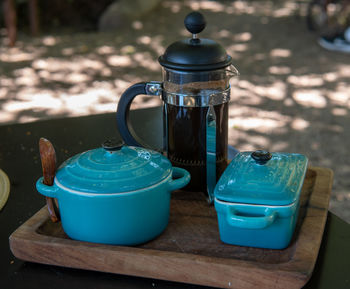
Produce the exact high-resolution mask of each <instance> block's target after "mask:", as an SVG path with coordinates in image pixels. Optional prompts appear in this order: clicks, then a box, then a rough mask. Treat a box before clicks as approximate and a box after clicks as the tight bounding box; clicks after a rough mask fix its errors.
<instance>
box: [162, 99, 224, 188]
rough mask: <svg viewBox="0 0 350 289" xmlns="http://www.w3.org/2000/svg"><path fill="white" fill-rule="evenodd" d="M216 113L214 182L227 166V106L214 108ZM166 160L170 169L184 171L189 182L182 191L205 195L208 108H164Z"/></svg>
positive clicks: (221, 105) (172, 106) (169, 106)
mask: <svg viewBox="0 0 350 289" xmlns="http://www.w3.org/2000/svg"><path fill="white" fill-rule="evenodd" d="M214 109H215V113H216V169H215V179H216V180H218V178H219V177H220V175H221V174H222V173H223V171H224V170H225V168H226V165H227V131H228V129H227V126H228V119H227V115H228V113H227V112H228V103H224V104H220V105H215V106H214ZM166 110H167V116H168V117H167V120H168V123H167V124H166V125H167V127H168V136H167V138H168V140H167V142H168V149H167V151H168V158H169V159H170V161H171V162H172V164H173V165H174V166H177V167H181V168H184V169H186V170H187V171H188V172H189V173H190V174H191V182H190V184H189V185H188V186H187V187H186V189H188V190H191V191H201V192H205V193H207V182H206V179H207V167H206V160H207V137H206V116H207V113H208V107H181V106H174V105H167V106H166Z"/></svg>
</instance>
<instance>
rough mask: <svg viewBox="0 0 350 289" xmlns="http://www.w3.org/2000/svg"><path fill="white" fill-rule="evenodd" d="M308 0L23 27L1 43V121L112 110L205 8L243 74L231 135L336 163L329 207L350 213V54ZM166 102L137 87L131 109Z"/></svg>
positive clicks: (235, 86) (211, 30) (197, 5)
mask: <svg viewBox="0 0 350 289" xmlns="http://www.w3.org/2000/svg"><path fill="white" fill-rule="evenodd" d="M302 8H303V7H301V6H299V5H296V4H295V2H294V1H289V0H284V1H188V0H185V1H162V2H161V7H159V8H157V9H156V10H155V11H154V12H153V14H152V15H149V16H148V17H145V18H143V19H140V20H137V21H134V22H133V23H132V24H131V26H130V27H126V28H124V29H120V30H118V31H116V32H115V33H80V34H79V33H73V34H71V35H69V34H60V35H43V36H41V37H39V38H26V37H25V36H21V35H20V37H19V41H18V44H17V46H16V47H14V48H7V47H6V46H4V45H2V46H1V47H0V109H1V115H0V122H1V123H13V122H27V121H34V120H39V119H45V118H52V117H67V116H77V115H89V114H97V113H104V112H114V111H115V110H116V107H117V103H118V101H119V98H120V96H121V94H122V93H123V91H125V89H127V88H128V87H129V86H130V85H132V84H133V83H136V82H140V81H150V80H158V81H159V80H161V68H160V65H159V63H158V61H157V59H158V56H159V55H161V54H162V53H163V52H164V50H165V48H166V47H167V46H168V45H169V44H171V43H172V42H174V41H176V40H178V39H182V38H184V37H189V36H190V35H189V33H188V32H187V31H186V29H184V27H183V19H184V17H185V16H186V14H187V13H188V12H190V11H191V10H201V12H203V13H204V14H205V17H206V19H207V28H206V29H205V30H204V32H202V33H201V34H200V37H204V38H212V39H215V40H216V41H218V42H220V43H221V44H222V45H223V46H224V47H225V49H226V50H227V52H228V53H229V54H230V55H231V56H232V58H233V60H234V65H235V66H236V67H237V69H238V70H239V71H240V74H241V76H240V77H239V78H233V79H231V87H232V89H231V101H230V112H229V126H230V135H229V142H230V144H232V145H234V146H235V147H237V148H238V149H239V150H255V149H261V148H263V149H268V150H271V151H288V152H299V153H303V154H305V155H307V156H308V157H309V159H310V163H311V165H316V166H325V167H329V168H332V169H333V170H334V171H335V181H334V192H335V194H334V196H332V203H331V208H332V209H334V210H336V213H337V214H339V215H341V216H342V217H344V218H346V219H347V220H348V221H350V193H349V188H350V177H349V174H350V164H349V162H348V161H347V160H346V158H345V157H344V155H347V151H348V146H349V144H350V113H349V112H350V87H349V83H350V64H349V63H350V62H349V58H348V56H347V55H344V54H337V53H331V52H328V51H325V50H322V48H320V47H318V45H317V42H316V40H317V39H316V38H315V36H314V35H313V34H312V33H309V32H308V31H307V30H306V24H305V21H304V18H302V17H301V16H300V15H304V10H303V9H302ZM160 103H161V102H160V100H159V98H158V97H150V96H138V97H137V98H136V99H135V100H134V103H133V105H132V108H141V107H147V106H155V105H160ZM340 202H341V203H340Z"/></svg>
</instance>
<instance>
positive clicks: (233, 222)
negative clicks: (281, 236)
mask: <svg viewBox="0 0 350 289" xmlns="http://www.w3.org/2000/svg"><path fill="white" fill-rule="evenodd" d="M276 217H277V212H276V211H275V212H273V211H272V212H271V211H270V212H268V213H267V214H266V215H265V216H262V217H253V216H242V215H239V214H237V210H235V209H233V208H228V210H227V222H228V224H229V225H230V226H232V227H237V228H241V229H264V228H266V227H268V226H270V225H271V224H272V223H273V222H274V221H275V219H276Z"/></svg>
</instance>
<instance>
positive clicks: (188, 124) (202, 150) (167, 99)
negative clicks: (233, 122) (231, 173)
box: [117, 12, 238, 202]
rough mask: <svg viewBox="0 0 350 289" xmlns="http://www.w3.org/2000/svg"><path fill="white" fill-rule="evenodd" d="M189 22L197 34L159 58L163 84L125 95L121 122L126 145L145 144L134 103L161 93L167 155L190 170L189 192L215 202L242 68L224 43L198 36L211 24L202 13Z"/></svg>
mask: <svg viewBox="0 0 350 289" xmlns="http://www.w3.org/2000/svg"><path fill="white" fill-rule="evenodd" d="M184 22H185V27H186V28H187V30H188V31H189V32H191V33H192V38H190V39H185V40H180V41H177V42H175V43H173V44H171V45H170V46H169V47H168V48H167V49H166V51H165V53H164V54H163V55H161V56H160V57H159V59H158V61H159V63H160V65H161V66H162V73H163V82H156V81H151V82H142V83H137V84H134V85H133V86H131V87H129V88H128V89H127V90H126V91H125V92H124V93H123V94H122V96H121V98H120V101H119V104H118V109H117V124H118V129H119V132H120V134H121V136H122V138H123V140H124V141H125V142H126V144H128V145H132V146H141V143H142V141H140V140H139V138H138V137H137V136H136V135H135V133H134V132H133V130H132V127H131V126H130V124H129V119H128V113H129V110H130V105H131V102H132V100H133V99H134V98H135V96H137V95H139V94H147V95H156V96H160V97H161V99H162V100H163V146H164V154H165V155H166V156H167V158H168V159H169V160H170V161H171V162H172V164H173V165H174V166H177V167H181V168H184V169H186V170H187V171H189V172H190V174H191V182H190V184H189V185H188V186H187V187H186V190H191V191H199V192H200V191H201V192H204V193H205V194H206V195H207V197H208V200H209V202H212V200H213V191H214V187H215V184H216V181H217V180H218V179H219V177H220V176H221V174H222V173H223V171H224V170H225V168H226V165H227V146H228V144H227V142H228V102H229V100H230V84H229V80H230V78H231V77H232V76H237V75H238V71H237V70H236V68H235V67H233V65H232V64H231V63H232V58H231V57H230V56H229V55H227V53H226V51H225V49H224V48H223V47H222V46H221V45H220V44H218V43H217V42H215V41H213V40H210V39H203V38H198V36H197V34H198V33H200V32H201V31H202V30H203V29H204V28H205V26H206V22H205V19H204V17H203V15H202V14H200V13H198V12H192V13H190V14H189V15H187V17H186V18H185V21H184Z"/></svg>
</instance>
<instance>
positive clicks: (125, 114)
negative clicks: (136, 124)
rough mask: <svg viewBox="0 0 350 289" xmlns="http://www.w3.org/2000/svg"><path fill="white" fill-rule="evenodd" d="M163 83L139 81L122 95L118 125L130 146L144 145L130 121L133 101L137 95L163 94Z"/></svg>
mask: <svg viewBox="0 0 350 289" xmlns="http://www.w3.org/2000/svg"><path fill="white" fill-rule="evenodd" d="M161 92H162V83H161V82H158V81H151V82H139V83H136V84H134V85H132V86H130V87H129V88H128V89H127V90H126V91H125V92H124V93H123V94H122V96H121V98H120V100H119V103H118V108H117V126H118V130H119V133H120V135H121V137H122V139H123V140H124V142H125V143H126V144H127V145H129V146H142V147H147V145H145V144H143V141H142V140H141V139H140V138H139V137H138V136H137V135H136V134H135V131H134V129H133V128H132V126H131V123H130V121H129V112H130V106H131V103H132V101H133V100H134V98H135V97H136V96H137V95H140V94H143V95H158V96H159V95H161Z"/></svg>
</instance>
